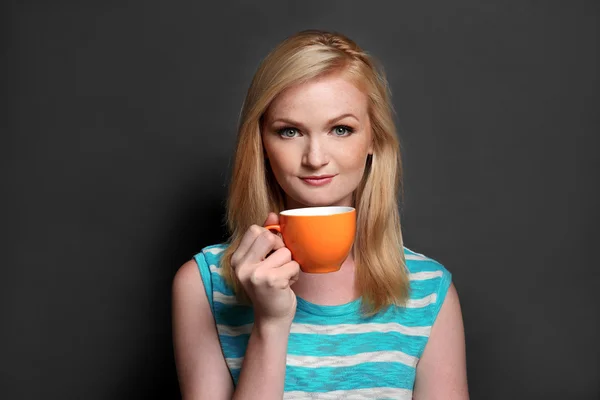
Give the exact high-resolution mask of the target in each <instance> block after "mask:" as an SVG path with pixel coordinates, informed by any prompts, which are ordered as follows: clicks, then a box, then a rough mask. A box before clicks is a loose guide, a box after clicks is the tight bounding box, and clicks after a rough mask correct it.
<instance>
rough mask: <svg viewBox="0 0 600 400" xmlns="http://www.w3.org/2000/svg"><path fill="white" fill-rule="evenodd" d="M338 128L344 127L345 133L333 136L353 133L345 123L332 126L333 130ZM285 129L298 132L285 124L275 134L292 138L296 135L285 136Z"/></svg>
mask: <svg viewBox="0 0 600 400" xmlns="http://www.w3.org/2000/svg"><path fill="white" fill-rule="evenodd" d="M338 128H343V129H345V130H346V134H344V135H334V136H337V137H346V136H350V135H351V134H353V133H354V129H352V128H350V127H349V126H347V125H336V126H334V127H333V131H335V130H336V129H338ZM286 131H296V132H299V130H298V129H296V128H293V127H291V126H286V127H284V128H281V129H278V130H277V134H278V135H279V136H281V137H282V138H286V139H292V138H294V137H296V136H285V135H284V133H285V132H286Z"/></svg>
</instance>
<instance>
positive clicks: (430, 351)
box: [413, 284, 469, 400]
mask: <svg viewBox="0 0 600 400" xmlns="http://www.w3.org/2000/svg"><path fill="white" fill-rule="evenodd" d="M413 399H415V400H437V399H440V400H468V399H469V390H468V387H467V368H466V355H465V334H464V328H463V319H462V314H461V310H460V303H459V300H458V293H457V292H456V288H455V287H454V284H451V285H450V288H449V289H448V293H447V295H446V299H445V300H444V304H442V307H441V309H440V312H439V314H438V316H437V318H436V321H435V323H434V324H433V327H432V328H431V334H430V336H429V340H428V342H427V345H426V346H425V351H424V352H423V355H422V357H421V359H420V360H419V363H418V364H417V376H416V380H415V387H414V391H413Z"/></svg>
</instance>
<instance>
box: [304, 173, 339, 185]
mask: <svg viewBox="0 0 600 400" xmlns="http://www.w3.org/2000/svg"><path fill="white" fill-rule="evenodd" d="M334 177H335V175H312V176H303V177H301V178H300V179H302V180H303V181H304V182H305V183H307V184H309V185H311V186H323V185H327V184H328V183H330V182H331V181H332V180H333V178H334Z"/></svg>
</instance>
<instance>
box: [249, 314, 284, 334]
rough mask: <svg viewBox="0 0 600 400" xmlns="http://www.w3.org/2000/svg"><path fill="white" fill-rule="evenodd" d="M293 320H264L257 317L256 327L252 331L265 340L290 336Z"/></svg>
mask: <svg viewBox="0 0 600 400" xmlns="http://www.w3.org/2000/svg"><path fill="white" fill-rule="evenodd" d="M292 321H293V318H280V319H272V318H264V317H260V316H257V317H255V319H254V327H253V328H252V330H253V331H254V332H255V333H256V334H258V335H260V336H261V337H263V338H267V337H271V336H278V337H280V336H281V335H289V334H290V329H291V327H292Z"/></svg>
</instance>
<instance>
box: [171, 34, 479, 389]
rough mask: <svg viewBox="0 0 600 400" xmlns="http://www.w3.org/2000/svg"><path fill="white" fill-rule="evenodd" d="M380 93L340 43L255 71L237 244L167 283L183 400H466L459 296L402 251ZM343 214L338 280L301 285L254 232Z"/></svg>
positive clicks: (240, 149) (442, 273)
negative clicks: (347, 242)
mask: <svg viewBox="0 0 600 400" xmlns="http://www.w3.org/2000/svg"><path fill="white" fill-rule="evenodd" d="M400 180H401V162H400V153H399V144H398V140H397V138H396V134H395V127H394V123H393V118H392V109H391V103H390V99H389V95H388V86H387V82H386V80H385V77H384V75H383V73H382V72H380V71H378V69H377V68H376V67H375V65H374V63H373V61H372V60H371V58H370V57H369V56H368V55H367V54H366V53H365V52H363V51H362V50H361V49H360V48H359V47H358V46H357V45H356V44H355V43H354V42H353V41H351V40H350V39H348V38H346V37H344V36H343V35H339V34H333V33H328V32H322V31H304V32H300V33H298V34H296V35H294V36H292V37H290V38H288V39H286V40H285V41H283V42H282V43H281V44H280V45H279V46H278V47H276V48H275V49H274V50H273V51H272V52H271V53H270V54H269V55H268V56H267V57H266V59H265V60H264V61H263V62H262V64H261V66H260V67H259V69H258V71H257V72H256V75H255V76H254V79H253V81H252V84H251V86H250V88H249V90H248V94H247V97H246V100H245V102H244V106H243V109H242V114H241V119H240V127H239V132H238V142H237V150H236V154H235V165H234V170H233V177H232V180H231V184H230V192H229V199H228V207H227V217H228V224H229V228H230V231H231V238H230V240H229V242H228V243H227V244H222V245H216V246H209V247H207V248H205V249H203V250H202V251H201V252H200V253H198V254H197V255H196V256H194V258H193V259H192V260H190V261H188V262H187V263H185V264H184V265H183V266H182V267H181V268H180V269H179V271H178V272H177V274H176V276H175V279H174V282H173V339H174V349H175V358H176V364H177V371H178V376H179V382H180V388H181V392H182V395H183V398H185V399H204V398H206V399H230V398H234V399H281V398H282V397H283V398H286V399H300V398H315V399H336V398H352V399H359V398H360V399H362V398H364V399H373V398H397V399H411V398H414V399H468V391H467V380H466V367H465V343H464V332H463V326H462V316H461V311H460V305H459V301H458V296H457V293H456V290H455V288H454V285H453V284H452V283H451V275H450V273H449V272H448V271H447V270H446V269H445V268H444V267H443V266H442V265H440V264H439V263H437V262H435V261H434V260H432V259H429V258H427V257H425V256H423V255H422V254H418V253H415V252H413V251H411V250H409V249H407V248H404V247H403V244H402V236H401V227H400V219H399V214H398V203H397V193H398V191H399V188H400ZM331 205H334V206H352V207H355V208H356V211H357V234H356V239H355V242H354V246H353V249H352V251H351V253H350V255H349V256H348V258H347V259H346V261H345V262H344V263H343V265H342V267H341V269H340V270H339V271H337V272H333V273H329V274H305V273H303V272H301V271H300V270H299V266H298V264H297V263H296V262H295V261H294V260H293V259H292V258H291V254H290V252H289V250H288V249H287V248H286V247H285V245H284V243H283V241H282V239H280V237H279V236H277V235H275V234H273V233H272V232H270V231H268V230H267V229H265V228H263V226H266V225H268V224H276V223H278V213H279V212H280V211H283V210H284V209H291V208H299V207H314V206H331Z"/></svg>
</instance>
